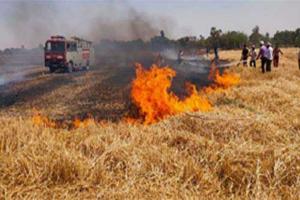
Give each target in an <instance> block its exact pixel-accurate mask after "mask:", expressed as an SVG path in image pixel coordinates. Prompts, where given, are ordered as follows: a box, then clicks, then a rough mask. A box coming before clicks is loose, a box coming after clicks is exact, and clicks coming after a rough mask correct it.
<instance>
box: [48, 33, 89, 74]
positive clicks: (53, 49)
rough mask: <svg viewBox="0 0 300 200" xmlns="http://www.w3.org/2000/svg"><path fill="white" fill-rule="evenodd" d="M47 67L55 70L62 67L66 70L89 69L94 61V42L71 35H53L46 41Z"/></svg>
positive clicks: (52, 70) (51, 70)
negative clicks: (66, 36) (67, 37)
mask: <svg viewBox="0 0 300 200" xmlns="http://www.w3.org/2000/svg"><path fill="white" fill-rule="evenodd" d="M44 52H45V53H44V58H45V67H48V68H49V71H50V72H51V73H52V72H55V71H56V70H58V69H62V70H64V71H66V72H73V71H79V70H84V69H89V67H90V66H92V65H93V63H94V48H93V46H92V42H90V41H87V40H84V39H81V38H78V37H71V38H70V39H66V38H65V37H63V36H52V37H51V38H50V39H48V40H47V41H46V43H45V51H44Z"/></svg>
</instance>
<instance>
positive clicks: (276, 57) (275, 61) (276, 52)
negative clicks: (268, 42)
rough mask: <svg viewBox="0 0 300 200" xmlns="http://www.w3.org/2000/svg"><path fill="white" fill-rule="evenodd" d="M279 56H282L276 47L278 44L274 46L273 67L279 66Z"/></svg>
mask: <svg viewBox="0 0 300 200" xmlns="http://www.w3.org/2000/svg"><path fill="white" fill-rule="evenodd" d="M279 54H281V55H283V53H282V51H281V49H280V48H279V47H278V44H276V46H275V48H274V50H273V56H274V57H273V66H274V67H278V65H279Z"/></svg>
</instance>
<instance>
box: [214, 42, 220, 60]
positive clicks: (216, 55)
mask: <svg viewBox="0 0 300 200" xmlns="http://www.w3.org/2000/svg"><path fill="white" fill-rule="evenodd" d="M214 53H215V61H218V60H219V54H218V46H215V47H214Z"/></svg>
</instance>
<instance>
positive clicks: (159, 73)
mask: <svg viewBox="0 0 300 200" xmlns="http://www.w3.org/2000/svg"><path fill="white" fill-rule="evenodd" d="M175 75H176V72H175V71H174V70H173V69H171V68H169V67H163V68H159V67H158V66H156V65H152V67H151V69H150V70H145V69H143V67H142V66H141V65H140V64H136V79H135V80H134V81H133V83H132V90H131V96H132V99H133V101H134V103H135V104H136V105H137V106H138V107H139V108H140V112H141V114H142V115H143V116H144V123H145V124H150V123H153V122H157V121H158V120H160V119H163V118H165V117H167V116H170V115H174V114H178V113H181V112H188V111H209V110H211V108H212V105H211V104H210V102H209V101H208V100H207V99H206V98H205V97H204V96H201V95H200V94H199V92H198V91H197V89H196V86H195V85H192V84H187V91H188V93H189V96H187V97H186V98H185V99H183V100H180V99H179V97H177V96H176V95H175V94H174V93H172V92H170V91H169V89H170V87H171V82H172V78H173V77H174V76H175Z"/></svg>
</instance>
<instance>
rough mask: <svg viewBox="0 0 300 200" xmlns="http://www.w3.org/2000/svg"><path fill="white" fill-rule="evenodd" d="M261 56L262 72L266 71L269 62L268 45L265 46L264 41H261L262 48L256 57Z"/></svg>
mask: <svg viewBox="0 0 300 200" xmlns="http://www.w3.org/2000/svg"><path fill="white" fill-rule="evenodd" d="M259 58H260V60H261V71H262V73H265V71H266V64H267V47H266V46H265V43H264V41H260V50H259V53H258V55H257V58H256V59H257V60H258V59H259Z"/></svg>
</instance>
